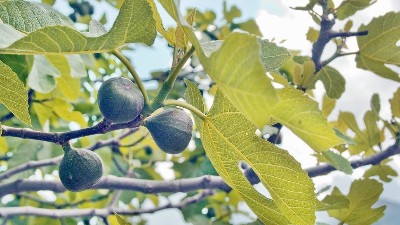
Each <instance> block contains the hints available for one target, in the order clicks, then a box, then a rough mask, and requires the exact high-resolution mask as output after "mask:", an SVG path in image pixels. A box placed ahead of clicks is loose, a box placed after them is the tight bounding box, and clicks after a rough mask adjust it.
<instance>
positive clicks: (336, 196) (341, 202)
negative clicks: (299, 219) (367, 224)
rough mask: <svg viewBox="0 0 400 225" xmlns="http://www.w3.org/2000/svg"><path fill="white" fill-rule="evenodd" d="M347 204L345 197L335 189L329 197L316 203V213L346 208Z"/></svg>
mask: <svg viewBox="0 0 400 225" xmlns="http://www.w3.org/2000/svg"><path fill="white" fill-rule="evenodd" d="M349 203H350V201H349V200H348V199H347V197H346V196H344V195H343V194H342V193H340V192H339V191H338V189H337V188H336V187H335V189H334V190H333V191H332V193H331V194H330V195H327V196H326V197H325V198H324V199H322V201H317V211H327V210H331V209H341V208H347V207H348V206H349Z"/></svg>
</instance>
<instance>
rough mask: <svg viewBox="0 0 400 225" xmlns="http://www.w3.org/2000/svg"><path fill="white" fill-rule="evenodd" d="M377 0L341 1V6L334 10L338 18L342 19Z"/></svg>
mask: <svg viewBox="0 0 400 225" xmlns="http://www.w3.org/2000/svg"><path fill="white" fill-rule="evenodd" d="M376 1H377V0H348V1H345V2H343V3H342V4H343V5H342V6H341V7H339V8H338V10H337V11H336V16H337V18H338V19H339V20H344V19H346V18H348V17H350V16H352V15H354V14H355V13H356V12H357V11H360V10H363V9H365V8H367V7H368V6H370V5H372V4H374V3H375V2H376Z"/></svg>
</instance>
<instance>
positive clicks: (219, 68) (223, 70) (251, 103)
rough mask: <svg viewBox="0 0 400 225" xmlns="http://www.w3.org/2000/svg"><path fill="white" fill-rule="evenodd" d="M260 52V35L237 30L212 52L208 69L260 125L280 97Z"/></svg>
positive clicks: (247, 114) (226, 93) (228, 94)
mask: <svg viewBox="0 0 400 225" xmlns="http://www.w3.org/2000/svg"><path fill="white" fill-rule="evenodd" d="M259 52H260V46H259V43H258V42H257V38H256V37H254V36H250V35H247V34H241V33H233V34H232V35H230V36H229V37H228V38H227V39H226V40H225V41H224V43H223V44H222V46H221V47H220V48H219V49H218V50H217V51H215V52H214V53H212V54H211V56H210V58H209V59H208V61H207V64H206V66H205V70H206V71H207V73H208V74H209V75H210V76H211V78H212V79H213V80H214V81H215V82H216V83H217V84H218V87H219V88H220V89H221V90H222V91H223V92H224V94H225V95H226V96H227V97H228V98H229V100H230V101H231V102H232V103H233V104H234V105H235V107H237V108H238V109H239V110H240V111H241V112H242V113H243V114H244V115H245V116H246V117H247V118H248V119H249V120H250V121H251V122H252V123H253V124H255V125H256V126H257V127H262V126H264V125H265V124H266V123H267V121H268V120H267V119H268V117H269V111H270V106H272V105H274V104H275V103H276V101H277V97H276V94H275V89H274V87H273V86H272V84H271V80H269V78H268V77H267V76H266V75H265V72H266V71H265V69H264V66H263V65H262V64H261V61H260V60H259ZM232 65H234V66H232ZM266 106H269V107H266Z"/></svg>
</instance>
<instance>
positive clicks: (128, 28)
mask: <svg viewBox="0 0 400 225" xmlns="http://www.w3.org/2000/svg"><path fill="white" fill-rule="evenodd" d="M32 4H35V3H32ZM10 31H11V32H12V35H9V36H11V37H9V36H7V38H6V39H5V40H4V41H2V42H0V47H1V48H2V49H0V52H2V53H8V54H60V53H61V54H70V53H79V54H87V53H94V52H111V51H112V50H114V49H117V48H119V47H121V46H123V45H124V44H125V43H134V42H142V43H145V44H147V45H151V44H152V43H153V42H154V39H155V36H156V25H155V21H154V19H153V12H152V10H151V7H150V6H149V4H148V2H147V1H146V0H126V1H125V2H124V4H123V6H122V7H121V11H120V13H119V15H118V17H117V19H116V20H115V23H114V25H113V27H112V28H111V30H110V31H109V32H106V31H105V29H104V27H103V26H102V25H101V24H100V23H99V22H97V21H91V22H90V25H89V32H86V33H81V32H79V31H77V30H75V29H74V28H72V27H71V26H69V25H57V26H46V27H44V28H41V29H38V30H36V31H33V32H31V33H28V34H26V35H25V34H22V33H18V32H17V31H16V30H14V31H12V29H10V27H9V26H6V25H2V26H0V34H4V33H6V32H10ZM12 36H14V38H13V37H12Z"/></svg>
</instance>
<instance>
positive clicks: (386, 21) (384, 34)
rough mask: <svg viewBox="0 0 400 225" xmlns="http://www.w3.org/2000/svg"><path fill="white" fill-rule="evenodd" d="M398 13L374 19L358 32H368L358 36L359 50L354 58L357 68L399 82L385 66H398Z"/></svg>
mask: <svg viewBox="0 0 400 225" xmlns="http://www.w3.org/2000/svg"><path fill="white" fill-rule="evenodd" d="M398 21H400V12H389V13H387V14H385V15H384V16H380V17H378V18H374V19H373V20H372V21H371V22H370V23H369V24H368V25H362V26H360V28H359V31H364V30H368V35H367V36H358V37H357V43H358V47H359V49H360V51H359V54H358V55H357V57H356V62H357V67H358V68H361V69H365V70H369V71H372V72H374V73H376V74H377V75H379V76H382V77H384V78H388V79H391V80H394V81H400V75H399V74H398V73H396V72H395V71H393V70H391V69H390V68H388V67H386V66H385V64H391V65H396V66H400V47H399V46H398V45H396V43H397V42H398V41H399V40H400V23H399V22H398Z"/></svg>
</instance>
